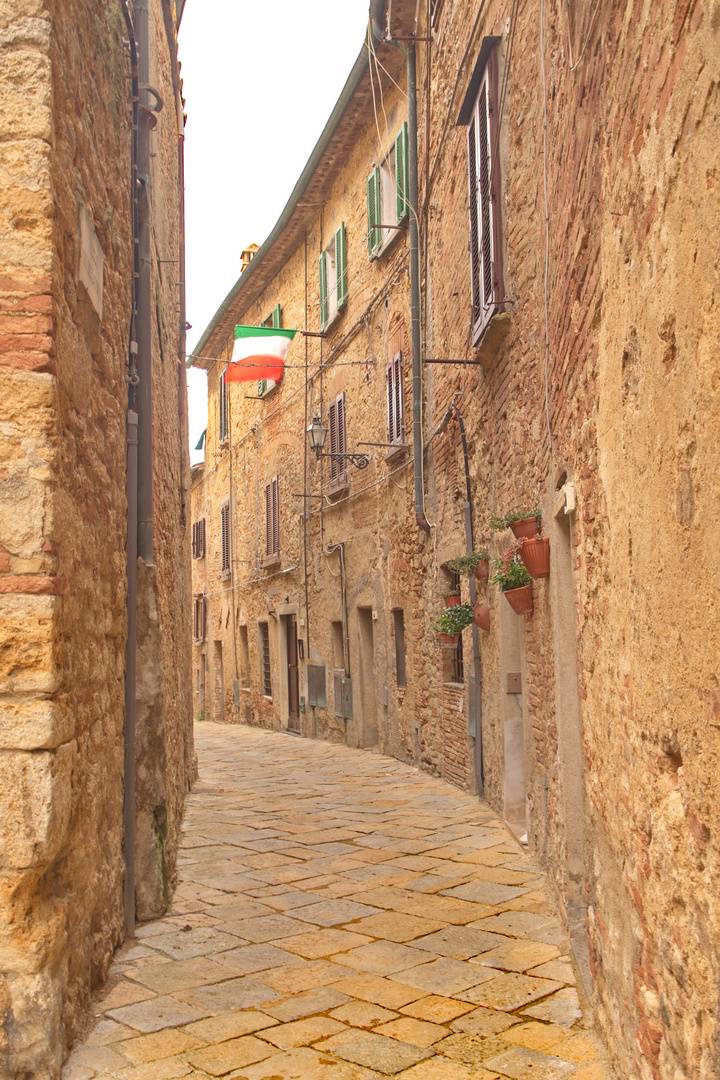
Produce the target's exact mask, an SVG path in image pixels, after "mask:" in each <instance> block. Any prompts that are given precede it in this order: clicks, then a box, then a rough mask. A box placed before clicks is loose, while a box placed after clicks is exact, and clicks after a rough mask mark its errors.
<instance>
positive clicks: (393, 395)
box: [387, 352, 405, 446]
mask: <svg viewBox="0 0 720 1080" xmlns="http://www.w3.org/2000/svg"><path fill="white" fill-rule="evenodd" d="M387 417H388V442H389V443H391V444H392V445H393V446H404V445H405V417H404V408H403V382H402V353H401V352H397V353H395V355H394V356H393V358H392V360H391V361H390V363H389V364H388V366H387Z"/></svg>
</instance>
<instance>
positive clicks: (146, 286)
mask: <svg viewBox="0 0 720 1080" xmlns="http://www.w3.org/2000/svg"><path fill="white" fill-rule="evenodd" d="M135 37H136V40H137V50H138V73H139V79H140V109H139V118H138V132H137V141H138V151H137V195H138V255H139V266H138V279H137V283H138V301H137V343H138V358H137V368H138V377H139V379H140V382H139V383H138V392H137V412H138V555H139V556H140V558H141V559H142V560H143V562H145V563H152V562H153V475H152V464H153V422H152V421H153V417H152V351H151V350H152V336H151V335H152V312H151V297H152V283H151V229H150V127H151V124H152V126H154V118H153V117H152V112H153V111H154V109H153V108H151V104H150V90H149V85H150V27H149V12H148V0H136V3H135ZM155 96H156V95H155Z"/></svg>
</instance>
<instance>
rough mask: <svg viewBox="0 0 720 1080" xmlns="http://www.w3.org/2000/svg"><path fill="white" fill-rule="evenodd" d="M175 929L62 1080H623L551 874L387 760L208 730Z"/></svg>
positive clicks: (273, 735) (200, 743)
mask: <svg viewBox="0 0 720 1080" xmlns="http://www.w3.org/2000/svg"><path fill="white" fill-rule="evenodd" d="M195 738H196V745H197V750H198V755H199V766H200V779H199V781H198V783H197V784H196V785H195V789H194V792H193V794H192V795H191V796H190V797H189V800H188V808H187V814H186V819H185V827H184V839H183V843H182V848H181V856H180V884H179V886H178V889H177V892H176V895H175V901H174V903H173V906H172V909H171V911H170V912H169V913H168V914H167V915H166V916H165V917H164V918H162V919H160V920H159V921H157V922H153V923H148V924H146V925H145V926H142V927H139V928H138V931H137V937H136V939H135V941H128V942H127V943H126V944H125V946H124V947H123V948H122V949H121V950H120V951H119V953H118V954H117V955H116V958H115V962H114V966H113V968H112V972H111V976H110V979H109V980H108V982H107V984H106V986H105V988H104V992H103V996H102V998H101V999H100V1000H99V1001H98V1002H97V1003H96V1008H95V1009H94V1012H95V1015H96V1017H97V1019H96V1020H95V1026H94V1027H93V1028H92V1030H91V1031H90V1032H89V1033H88V1034H87V1035H86V1038H85V1039H84V1040H83V1041H81V1043H80V1044H79V1045H78V1046H77V1047H76V1049H75V1051H74V1053H73V1054H72V1056H71V1058H70V1060H69V1062H68V1064H67V1065H66V1068H65V1070H64V1073H63V1077H64V1080H93V1078H98V1080H100V1078H110V1077H118V1078H119V1077H122V1078H124V1080H167V1078H173V1077H196V1078H201V1077H203V1078H206V1077H232V1078H241V1077H243V1078H246V1080H269V1078H272V1080H285V1078H288V1080H290V1078H298V1080H321V1078H325V1077H332V1080H370V1078H372V1077H382V1076H388V1075H392V1076H396V1075H399V1076H401V1077H403V1078H407V1080H493V1078H495V1077H512V1078H514V1080H523V1078H525V1077H535V1078H542V1080H560V1078H564V1077H573V1078H574V1080H610V1077H611V1076H612V1073H611V1072H610V1070H609V1069H608V1068H607V1066H606V1065H605V1064H604V1063H603V1060H602V1051H601V1049H600V1044H599V1041H598V1039H597V1038H596V1036H595V1033H594V1029H593V1026H592V1020H591V1019H590V1016H589V1012H588V1013H587V1014H586V1015H583V1011H582V1008H581V1003H580V1001H579V998H578V994H577V991H576V989H575V973H574V971H573V967H572V964H571V962H570V959H569V955H568V954H569V943H568V942H567V941H566V940H565V937H564V935H563V931H562V929H561V926H560V922H559V920H558V918H557V917H556V916H555V914H554V913H553V910H552V907H551V905H550V903H549V902H548V897H547V893H546V891H545V881H544V878H543V875H542V874H541V873H540V872H539V871H538V869H537V866H536V864H535V863H534V862H533V860H532V859H531V858H529V857H528V856H527V855H525V854H523V853H522V852H521V849H520V847H519V845H518V844H517V843H516V842H515V841H514V840H513V838H512V837H511V835H510V834H509V833H508V832H507V830H506V829H505V828H504V827H503V826H502V824H501V823H500V821H499V820H498V819H497V817H496V815H495V814H493V812H492V811H491V810H490V808H489V807H488V806H487V805H486V804H483V803H478V802H477V800H476V799H475V798H474V797H472V796H470V795H467V794H465V793H463V792H462V791H459V790H457V789H456V788H454V787H451V786H450V785H449V784H447V783H445V782H444V781H442V780H439V779H435V778H433V777H431V776H428V775H427V774H425V773H422V772H419V771H417V770H415V769H413V768H412V767H410V766H407V765H404V764H402V763H400V762H398V761H395V760H393V759H391V758H387V757H383V756H380V755H377V754H373V753H368V752H367V751H361V750H353V749H350V748H348V747H345V746H342V745H332V744H329V743H321V742H310V741H306V740H303V739H299V738H297V737H293V736H292V735H288V734H284V733H279V732H270V731H265V730H262V729H258V728H250V727H245V726H221V725H217V724H213V723H209V722H205V723H201V724H199V725H196V733H195Z"/></svg>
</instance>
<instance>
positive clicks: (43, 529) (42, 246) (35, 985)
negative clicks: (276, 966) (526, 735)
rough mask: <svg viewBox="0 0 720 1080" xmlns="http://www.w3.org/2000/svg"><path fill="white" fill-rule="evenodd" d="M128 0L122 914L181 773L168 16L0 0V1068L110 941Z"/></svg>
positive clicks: (32, 1061) (118, 726)
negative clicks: (145, 145) (129, 763)
mask: <svg viewBox="0 0 720 1080" xmlns="http://www.w3.org/2000/svg"><path fill="white" fill-rule="evenodd" d="M141 9H143V10H144V11H145V12H146V13H147V27H148V35H147V36H148V51H147V53H146V59H147V63H148V69H149V70H148V75H149V81H150V83H151V85H152V86H153V87H155V88H156V90H157V95H155V94H151V93H150V92H149V91H144V90H142V89H141V90H140V103H141V105H142V104H143V96H144V97H145V101H144V103H145V104H146V105H147V110H146V111H144V112H143V111H142V110H141V117H140V124H146V125H147V126H148V127H149V128H151V129H152V131H151V134H150V139H151V154H152V156H151V158H150V168H149V171H148V173H147V174H143V175H142V176H139V177H138V179H139V181H140V184H141V186H142V188H143V190H144V191H149V192H150V200H149V214H150V218H151V224H152V233H153V247H152V249H151V251H150V253H149V259H150V263H149V266H150V281H151V287H152V309H153V312H152V314H153V317H152V328H151V338H150V352H149V354H148V355H147V357H146V360H147V362H148V364H149V367H150V369H151V377H152V387H153V389H152V393H153V402H152V425H153V428H154V446H155V450H154V452H152V451H151V457H150V458H147V459H146V460H147V463H148V466H149V468H148V469H147V470H146V475H147V476H148V477H149V479H150V485H151V491H152V501H153V507H152V515H151V516H152V517H153V518H154V551H153V557H152V558H149V559H146V560H144V561H143V560H141V563H140V566H139V571H138V620H137V621H138V633H137V638H136V641H137V672H138V679H137V692H136V695H135V694H134V693H133V690H132V685H130V695H129V696H130V698H131V699H134V698H135V697H136V699H137V700H136V702H135V706H136V713H137V732H136V739H137V755H136V758H137V791H136V795H137V802H136V809H137V827H136V830H135V832H136V836H135V849H136V862H137V865H136V875H135V881H136V895H135V901H136V906H137V912H138V915H139V917H140V918H149V917H152V916H153V915H155V914H159V913H160V912H161V911H163V910H164V909H165V908H166V906H167V903H168V899H169V895H170V889H171V887H172V881H173V877H174V872H175V855H176V849H177V838H178V832H179V826H180V817H181V813H182V807H183V800H184V794H185V792H186V790H187V786H188V780H189V777H190V775H191V769H192V732H191V725H190V719H191V697H190V693H191V688H190V681H189V668H190V644H189V633H188V631H189V615H190V609H189V604H188V601H187V597H188V596H189V593H190V557H189V551H188V540H187V535H186V534H187V527H186V513H185V492H186V489H187V482H188V475H189V466H188V457H187V449H186V442H187V437H186V419H185V416H186V390H185V370H184V365H183V364H182V362H181V356H182V352H183V350H184V320H185V316H184V307H183V304H184V298H183V296H182V294H181V293H179V290H178V287H177V282H178V280H179V274H178V268H179V267H180V268H181V267H182V258H183V252H182V195H181V184H182V131H183V110H182V100H181V96H180V83H179V77H178V68H177V55H176V38H175V33H176V28H177V19H178V12H177V10H176V7H175V5H174V4H173V3H165V2H163V3H161V2H159V0H152V2H151V3H150V4H149V11H148V4H147V3H145V4H144V5H143V2H142V0H136V3H135V5H134V6H133V5H129V7H127V8H126V7H125V6H124V4H123V2H122V0H116V2H113V3H108V4H94V3H90V2H88V0H77V2H75V3H72V4H60V3H56V2H54V0H17V2H15V3H12V4H3V5H0V128H1V129H2V132H3V138H2V142H0V609H1V614H0V640H1V641H2V648H1V651H0V656H1V657H2V661H1V663H2V667H1V675H0V772H1V773H2V777H3V779H2V784H1V785H0V1077H2V1078H3V1080H11V1078H12V1080H17V1078H19V1077H30V1076H32V1077H35V1078H38V1080H51V1078H53V1080H54V1078H55V1077H57V1076H59V1073H60V1067H61V1064H62V1060H63V1057H64V1055H65V1053H66V1051H67V1048H68V1046H69V1044H70V1043H71V1041H72V1039H73V1037H74V1035H75V1032H76V1030H77V1025H78V1023H79V1021H80V1019H81V1017H82V1014H83V1011H84V1010H85V1008H86V1007H87V1005H88V1002H89V996H90V992H91V990H92V988H93V987H94V986H95V985H96V984H97V983H99V982H100V981H101V980H102V979H103V977H104V975H105V972H106V971H107V967H108V965H109V962H110V959H111V956H112V953H113V950H114V948H115V947H116V946H117V945H118V944H119V943H120V942H121V941H122V940H123V938H124V936H125V925H126V912H125V910H124V897H123V892H124V885H125V861H126V852H125V850H124V847H125V844H124V841H125V837H124V827H123V810H124V802H125V797H126V795H127V793H124V786H123V785H124V772H125V770H124V762H123V759H124V742H125V740H126V739H127V738H128V737H129V736H128V732H127V730H126V658H127V656H128V638H129V624H128V602H127V588H128V585H127V581H128V579H127V574H126V566H127V560H128V555H127V550H128V548H127V545H128V528H127V520H128V495H127V483H128V477H127V470H126V458H127V438H126V437H127V430H128V428H127V420H128V406H129V404H133V402H134V398H133V396H132V394H133V392H134V391H133V390H131V395H130V398H129V387H131V388H132V387H134V386H135V378H134V371H133V370H132V369H133V363H132V361H133V360H134V358H135V355H136V354H135V351H134V349H129V348H128V344H129V341H130V339H131V338H133V339H134V338H135V337H136V336H137V335H136V334H135V332H134V327H133V322H132V313H133V302H134V286H133V281H134V277H133V274H134V270H135V266H134V258H133V247H134V243H133V240H134V214H133V209H132V207H133V184H134V181H133V176H132V172H131V170H132V167H133V150H132V146H133V128H132V124H133V90H132V88H133V62H132V61H133V56H132V50H131V48H130V41H131V37H132V36H133V35H132V33H131V31H132V28H133V25H134V24H137V21H138V19H139V18H141V17H142V13H141ZM126 15H127V16H128V18H126ZM128 20H129V21H128ZM141 62H142V58H141ZM135 75H136V78H137V77H139V76H138V72H137V71H136V72H135ZM143 81H144V80H143ZM161 106H162V107H161ZM144 255H145V253H143V252H141V256H142V257H144ZM142 423H143V419H142V418H141V426H142ZM131 636H132V635H131Z"/></svg>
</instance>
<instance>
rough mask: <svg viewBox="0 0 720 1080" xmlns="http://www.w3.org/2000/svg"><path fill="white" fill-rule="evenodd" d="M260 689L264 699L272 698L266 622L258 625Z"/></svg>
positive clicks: (268, 635)
mask: <svg viewBox="0 0 720 1080" xmlns="http://www.w3.org/2000/svg"><path fill="white" fill-rule="evenodd" d="M259 625H260V689H261V691H262V693H263V694H264V695H265V697H272V675H271V671H270V629H269V627H268V624H267V623H266V622H261V623H260V624H259Z"/></svg>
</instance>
